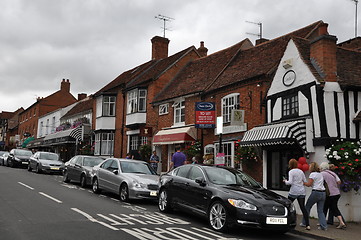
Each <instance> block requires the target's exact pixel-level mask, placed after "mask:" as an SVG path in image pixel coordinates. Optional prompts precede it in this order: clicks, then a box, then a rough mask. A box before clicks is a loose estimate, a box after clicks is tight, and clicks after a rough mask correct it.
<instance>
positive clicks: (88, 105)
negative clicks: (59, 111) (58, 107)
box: [62, 96, 94, 118]
mask: <svg viewBox="0 0 361 240" xmlns="http://www.w3.org/2000/svg"><path fill="white" fill-rule="evenodd" d="M93 101H94V99H93V98H92V97H91V96H89V97H87V98H85V99H83V100H81V101H79V102H77V104H76V105H75V106H74V107H73V108H72V109H70V110H69V111H68V112H67V113H66V114H64V116H62V118H66V117H70V116H73V115H76V114H79V113H83V112H86V111H91V110H92V109H93Z"/></svg>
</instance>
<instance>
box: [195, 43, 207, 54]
mask: <svg viewBox="0 0 361 240" xmlns="http://www.w3.org/2000/svg"><path fill="white" fill-rule="evenodd" d="M197 51H198V53H199V55H201V57H206V56H207V53H208V48H206V47H205V46H204V42H203V41H201V45H200V47H199V48H198V49H197Z"/></svg>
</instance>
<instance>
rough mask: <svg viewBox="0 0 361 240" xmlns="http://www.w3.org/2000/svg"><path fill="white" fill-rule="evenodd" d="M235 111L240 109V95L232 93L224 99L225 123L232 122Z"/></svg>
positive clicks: (223, 113)
mask: <svg viewBox="0 0 361 240" xmlns="http://www.w3.org/2000/svg"><path fill="white" fill-rule="evenodd" d="M233 109H239V93H232V94H229V95H227V96H225V97H223V98H222V116H223V123H230V122H231V115H232V110H233Z"/></svg>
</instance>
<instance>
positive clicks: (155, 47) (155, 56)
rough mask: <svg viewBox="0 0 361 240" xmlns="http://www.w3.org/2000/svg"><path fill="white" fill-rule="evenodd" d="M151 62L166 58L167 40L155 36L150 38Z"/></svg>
mask: <svg viewBox="0 0 361 240" xmlns="http://www.w3.org/2000/svg"><path fill="white" fill-rule="evenodd" d="M151 41H152V60H159V59H162V58H166V57H168V44H169V39H168V38H163V37H158V36H155V37H153V38H152V40H151Z"/></svg>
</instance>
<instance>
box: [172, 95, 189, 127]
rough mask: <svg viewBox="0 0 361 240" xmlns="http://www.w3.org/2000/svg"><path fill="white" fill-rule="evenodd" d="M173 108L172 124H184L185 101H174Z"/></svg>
mask: <svg viewBox="0 0 361 240" xmlns="http://www.w3.org/2000/svg"><path fill="white" fill-rule="evenodd" d="M173 108H174V125H184V124H185V108H186V101H185V100H178V101H176V102H174V104H173Z"/></svg>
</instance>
